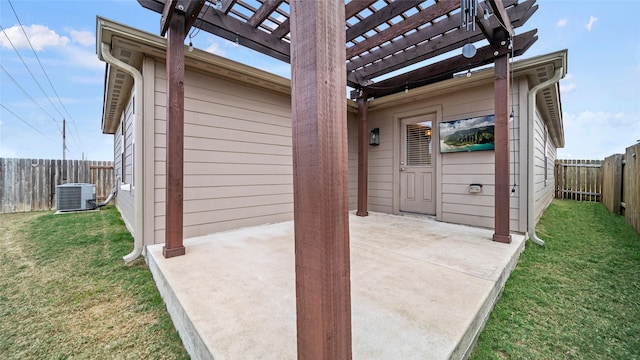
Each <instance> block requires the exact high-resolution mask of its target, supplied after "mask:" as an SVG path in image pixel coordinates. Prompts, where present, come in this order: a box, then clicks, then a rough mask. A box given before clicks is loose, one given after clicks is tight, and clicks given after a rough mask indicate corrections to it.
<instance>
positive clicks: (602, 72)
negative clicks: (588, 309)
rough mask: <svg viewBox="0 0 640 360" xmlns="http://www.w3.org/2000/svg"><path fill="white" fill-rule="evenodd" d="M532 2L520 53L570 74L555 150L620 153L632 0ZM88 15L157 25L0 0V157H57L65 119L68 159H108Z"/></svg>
mask: <svg viewBox="0 0 640 360" xmlns="http://www.w3.org/2000/svg"><path fill="white" fill-rule="evenodd" d="M521 1H522V0H521ZM537 3H538V5H539V7H540V8H539V10H538V11H537V12H536V13H535V14H534V15H533V17H532V18H531V19H530V20H529V21H528V22H527V24H526V25H525V26H523V27H521V28H518V29H517V33H521V32H524V31H527V30H530V29H533V28H537V29H538V36H539V40H538V41H537V42H536V43H535V44H534V46H533V47H532V48H531V49H529V51H528V52H527V53H526V54H525V55H524V56H522V57H521V58H527V57H531V56H535V55H540V54H544V53H549V52H553V51H556V50H561V49H568V50H569V66H568V75H567V77H566V78H565V79H564V80H562V81H561V91H562V94H561V96H562V110H563V116H564V129H565V139H566V146H565V148H564V149H560V150H559V157H560V158H573V159H602V158H604V157H606V156H608V155H611V154H614V153H621V152H624V149H625V148H626V147H628V146H630V145H632V144H635V142H636V141H637V140H640V21H638V20H637V19H636V17H635V16H636V15H637V14H639V13H640V1H639V0H609V1H601V0H538V1H537ZM11 5H13V8H12V6H11ZM14 10H15V13H16V14H17V17H18V18H19V20H20V22H21V23H22V25H23V26H24V28H25V31H26V33H27V34H28V35H29V39H30V41H31V44H32V46H33V48H34V49H35V53H36V54H37V58H36V56H35V55H34V51H32V50H31V48H30V47H29V44H28V42H27V41H26V39H25V37H24V34H23V33H22V30H21V29H20V27H18V20H17V18H16V16H15V14H14ZM96 15H100V16H102V17H106V18H108V19H111V20H115V21H117V22H120V23H123V24H126V25H129V26H133V27H136V28H139V29H142V30H145V31H148V32H151V33H154V34H157V33H158V32H159V23H160V15H159V14H157V13H154V12H152V11H149V10H146V9H144V8H142V7H141V6H140V5H139V4H138V3H137V2H136V1H134V0H116V1H113V0H111V1H103V0H85V1H51V0H48V1H32V0H11V2H9V0H0V25H1V26H2V30H0V65H1V66H2V67H1V68H0V157H21V158H61V157H62V135H61V128H62V118H66V120H67V147H68V151H67V158H69V159H80V158H82V157H83V156H84V158H87V159H92V160H112V159H113V148H112V137H111V136H109V135H103V134H102V133H101V132H100V121H101V114H102V98H103V86H104V70H105V65H104V63H102V62H100V61H99V60H98V59H97V56H96V54H95V22H96ZM3 31H4V33H3ZM5 33H6V35H8V36H9V38H10V39H11V42H12V43H13V46H15V48H16V49H17V51H18V53H19V54H20V56H21V57H22V59H23V60H24V62H25V63H26V64H27V65H28V68H29V70H30V71H31V73H32V74H33V77H32V75H30V73H29V70H27V68H26V67H25V65H24V64H23V63H22V61H21V59H20V57H19V56H18V55H16V52H15V51H14V49H13V48H12V45H11V44H10V43H9V41H8V40H7V36H5ZM192 41H193V44H194V46H195V47H198V48H201V49H206V50H208V51H211V52H214V53H216V54H218V55H222V56H225V57H227V58H230V59H233V60H236V61H241V62H245V63H247V64H249V65H251V66H255V67H259V68H262V69H264V70H266V71H270V72H273V73H276V74H279V75H283V76H287V77H289V73H290V72H289V65H288V64H286V63H282V62H280V61H277V60H273V59H270V58H268V57H265V56H263V55H260V54H258V53H255V52H253V51H251V50H248V49H245V48H242V47H239V46H237V45H235V44H234V43H230V42H228V41H225V40H222V39H219V38H216V37H214V36H213V35H209V34H207V33H205V32H204V31H203V32H200V33H198V34H197V35H196V36H195V37H194V38H193V40H192ZM186 43H188V40H186ZM38 60H39V61H38ZM516 60H517V59H516ZM40 64H42V67H41V65H40ZM42 68H44V72H43V70H42ZM45 73H46V75H45ZM34 77H35V79H37V82H36V81H35V80H34ZM50 83H51V84H50ZM18 84H19V85H18Z"/></svg>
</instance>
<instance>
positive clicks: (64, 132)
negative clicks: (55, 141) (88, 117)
mask: <svg viewBox="0 0 640 360" xmlns="http://www.w3.org/2000/svg"><path fill="white" fill-rule="evenodd" d="M66 125H67V120H65V119H64V118H63V119H62V161H64V160H65V159H66V155H65V152H66V149H67V128H66Z"/></svg>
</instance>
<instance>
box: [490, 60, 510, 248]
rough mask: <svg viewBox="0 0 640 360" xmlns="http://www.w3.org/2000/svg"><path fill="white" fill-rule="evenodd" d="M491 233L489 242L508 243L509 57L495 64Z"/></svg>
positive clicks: (496, 61)
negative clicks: (493, 186)
mask: <svg viewBox="0 0 640 360" xmlns="http://www.w3.org/2000/svg"><path fill="white" fill-rule="evenodd" d="M494 72H495V80H494V96H495V100H494V101H495V127H494V131H495V182H496V190H495V233H494V234H493V241H498V242H503V243H507V244H508V243H511V234H510V233H509V206H510V205H509V196H510V193H509V56H508V55H502V56H499V57H497V58H496V60H495V68H494Z"/></svg>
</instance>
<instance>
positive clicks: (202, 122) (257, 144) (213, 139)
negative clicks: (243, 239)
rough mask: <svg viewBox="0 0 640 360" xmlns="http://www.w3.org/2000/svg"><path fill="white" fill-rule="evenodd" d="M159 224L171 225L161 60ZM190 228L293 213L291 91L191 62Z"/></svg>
mask: <svg viewBox="0 0 640 360" xmlns="http://www.w3.org/2000/svg"><path fill="white" fill-rule="evenodd" d="M155 73H156V77H155V93H154V97H155V104H156V105H155V108H154V119H155V123H154V126H155V136H154V143H155V149H154V154H153V155H154V158H155V162H154V169H153V173H154V174H155V179H154V189H155V191H154V207H153V211H154V213H155V216H154V229H155V236H154V237H155V239H154V242H155V243H162V242H164V228H165V216H164V214H165V181H166V177H165V174H166V170H165V159H166V152H165V143H166V137H165V128H166V125H165V119H166V108H165V93H166V74H165V70H164V66H163V64H161V63H160V62H158V63H157V64H156V66H155ZM184 131H185V140H184V148H185V149H184V236H185V237H186V238H189V237H195V236H200V235H204V234H208V233H212V232H216V231H223V230H228V229H233V228H238V227H243V226H252V225H258V224H265V223H273V222H279V221H285V220H291V219H292V218H293V185H292V183H293V176H292V172H293V170H292V158H291V154H292V150H291V99H290V97H289V96H285V95H280V94H278V93H273V92H269V91H268V90H263V89H259V88H254V87H251V86H247V85H243V84H240V83H236V82H233V81H230V80H227V79H222V78H219V77H216V76H212V75H208V74H205V73H202V72H198V71H195V70H190V69H187V71H186V75H185V127H184Z"/></svg>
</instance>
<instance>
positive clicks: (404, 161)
mask: <svg viewBox="0 0 640 360" xmlns="http://www.w3.org/2000/svg"><path fill="white" fill-rule="evenodd" d="M434 124H435V114H431V115H424V116H417V117H412V118H407V119H402V120H401V127H402V131H401V132H400V137H401V138H400V211H405V212H411V213H419V214H428V215H435V213H436V199H435V191H436V189H435V184H436V176H435V159H436V157H435V156H434V155H433V143H432V137H433V135H435V134H434V133H435V130H434V129H433V126H434Z"/></svg>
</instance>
